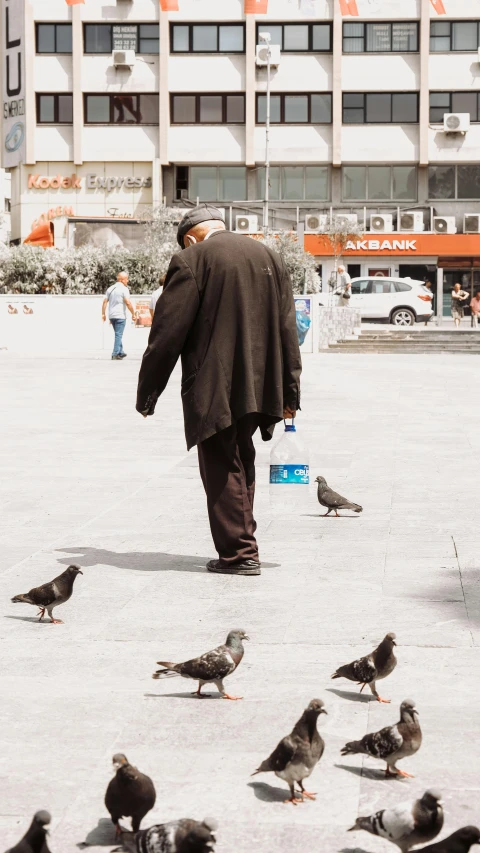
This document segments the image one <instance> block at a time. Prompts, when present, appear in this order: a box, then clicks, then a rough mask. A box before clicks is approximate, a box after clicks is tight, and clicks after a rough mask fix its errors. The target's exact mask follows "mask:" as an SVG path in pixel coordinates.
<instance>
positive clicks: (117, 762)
mask: <svg viewBox="0 0 480 853" xmlns="http://www.w3.org/2000/svg"><path fill="white" fill-rule="evenodd" d="M112 762H113V766H114V768H115V770H116V773H115V776H114V777H113V779H111V780H110V782H109V783H108V787H107V791H106V794H105V805H106V807H107V809H108V811H109V812H110V816H111V818H112V823H113V824H115V826H116V830H117V835H118V833H119V832H120V827H119V820H120V818H121V817H131V818H132V829H133V831H134V832H138V830H139V829H140V824H141V822H142V820H143V818H144V817H145V815H146V814H147V812H149V811H150V809H153V807H154V805H155V800H156V793H155V788H154V786H153V782H152V780H151V779H150V777H149V776H145V774H144V773H140V771H139V770H137V768H136V767H133V766H132V765H131V764H130V763H129V761H128V759H127V757H126V756H125V755H122V753H117V754H116V755H114V756H113V758H112Z"/></svg>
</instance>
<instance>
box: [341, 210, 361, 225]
mask: <svg viewBox="0 0 480 853" xmlns="http://www.w3.org/2000/svg"><path fill="white" fill-rule="evenodd" d="M336 220H337V222H338V224H339V225H344V224H345V225H358V213H337V214H336Z"/></svg>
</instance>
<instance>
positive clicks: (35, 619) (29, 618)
mask: <svg viewBox="0 0 480 853" xmlns="http://www.w3.org/2000/svg"><path fill="white" fill-rule="evenodd" d="M4 619H19V620H20V622H38V624H39V625H54V624H55V623H54V622H50V619H46V620H45V619H42V621H41V622H40V619H39V618H38V617H37V616H13V615H10V614H7V613H6V614H5V616H4Z"/></svg>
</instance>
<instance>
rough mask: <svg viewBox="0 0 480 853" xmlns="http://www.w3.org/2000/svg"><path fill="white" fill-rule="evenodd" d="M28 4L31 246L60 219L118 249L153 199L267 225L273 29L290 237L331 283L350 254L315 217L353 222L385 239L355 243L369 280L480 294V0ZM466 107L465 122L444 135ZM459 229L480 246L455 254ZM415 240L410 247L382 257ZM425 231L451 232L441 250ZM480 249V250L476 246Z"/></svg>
mask: <svg viewBox="0 0 480 853" xmlns="http://www.w3.org/2000/svg"><path fill="white" fill-rule="evenodd" d="M3 1H4V5H5V3H7V4H8V2H9V0H3ZM21 2H24V3H25V19H24V28H25V31H24V38H25V157H24V163H23V164H22V165H19V166H18V167H16V168H14V169H13V170H12V226H11V230H12V238H13V239H17V240H23V239H25V237H26V236H27V235H28V234H29V233H30V231H31V230H32V228H33V227H34V226H35V225H36V224H39V223H41V222H43V221H46V220H48V219H53V220H54V221H55V223H56V240H57V237H58V240H57V242H58V244H59V245H60V244H61V242H62V241H63V242H66V241H67V240H70V241H73V242H77V244H78V243H79V242H81V241H82V240H85V239H93V240H96V239H98V240H101V239H102V231H101V229H102V228H103V229H104V231H105V228H107V222H110V221H111V220H116V221H118V220H122V225H123V228H124V233H125V234H127V231H128V223H126V222H124V221H123V220H128V219H132V218H136V217H139V216H141V215H142V213H143V212H144V211H145V210H146V209H148V208H149V207H150V206H151V205H155V204H159V203H161V202H162V201H166V203H167V204H169V205H172V204H173V205H179V206H182V205H187V204H191V203H195V202H196V201H197V199H198V200H201V201H209V202H215V203H216V204H218V205H219V206H221V207H225V209H226V214H227V223H228V224H229V225H230V226H231V227H232V228H235V227H236V223H237V216H240V215H241V216H242V217H243V219H244V220H245V218H246V217H253V218H252V219H251V220H248V225H247V227H250V228H251V230H253V231H254V230H256V227H255V218H254V217H255V216H258V223H259V225H260V224H261V221H262V218H261V215H262V199H263V195H264V168H263V163H264V161H265V111H266V95H265V93H266V86H267V71H266V68H265V67H259V66H258V65H257V64H256V46H257V44H258V43H259V33H261V32H269V33H270V35H271V42H272V45H273V46H275V47H276V46H278V47H279V48H280V62H279V64H278V65H275V66H274V67H273V68H272V73H271V122H272V124H271V131H270V160H271V164H272V166H271V172H270V200H271V201H270V219H269V224H270V225H271V227H273V228H291V229H294V230H295V229H298V230H299V232H300V233H303V231H304V230H306V232H307V234H306V237H305V239H306V241H307V245H308V247H309V248H310V250H312V251H315V252H318V253H319V255H318V257H319V265H321V266H322V273H323V278H324V279H325V278H327V277H328V275H329V273H330V270H331V265H332V262H331V259H330V258H329V257H328V256H327V255H325V254H321V241H319V240H317V239H316V238H315V230H316V228H315V217H318V219H319V221H320V222H321V221H324V219H323V220H322V217H325V216H326V215H327V216H328V215H331V214H332V213H344V214H350V215H354V216H356V217H357V219H358V221H359V222H360V223H362V224H363V225H364V230H365V234H366V237H367V238H368V239H367V240H366V241H360V243H361V244H362V245H361V246H360V248H357V246H356V245H355V246H354V247H353V248H352V247H351V248H350V251H349V258H348V263H349V266H350V267H351V272H352V273H354V274H358V275H363V274H370V272H371V271H372V270H373V271H374V272H375V271H376V272H377V273H379V274H382V273H383V274H391V275H394V274H402V275H406V274H407V273H408V272H410V274H411V275H412V276H413V277H425V276H427V275H428V276H430V277H432V278H435V277H436V276H437V270H438V269H440V270H446V271H447V272H446V273H445V275H446V276H447V284H449V283H450V278H452V279H453V278H456V277H458V276H460V275H461V276H462V277H463V278H462V282H463V283H464V284H466V283H469V284H470V285H471V286H472V287H473V286H476V284H477V276H478V275H479V273H477V269H476V267H477V265H478V267H479V270H480V236H479V237H478V238H475V236H474V234H475V233H478V232H480V164H479V152H480V59H479V45H480V2H479V0H443V3H439V2H438V0H436V2H432V0H356V10H358V16H356V15H355V16H352V15H345V14H343V15H342V11H343V12H344V13H345V11H346V10H347V11H348V9H351V7H352V4H350V5H349V4H347V3H346V2H345V0H268V2H265V0H262V3H261V4H260V3H258V0H257V3H258V5H256V4H255V3H249V2H246V3H245V0H178V4H177V3H171V4H169V3H166V2H165V0H162V2H161V3H159V0H85V2H84V3H83V4H78V5H73V6H69V5H67V3H66V0H21ZM167 5H171V6H177V5H178V11H170V12H167V11H162V8H161V7H162V6H167ZM354 5H355V4H354ZM246 7H248V8H253V9H256V8H262V9H263V8H266V9H267V11H266V12H264V13H262V14H245V8H246ZM443 9H444V10H445V13H446V14H439V10H443ZM2 27H3V30H4V31H5V20H2ZM3 36H5V32H3ZM120 61H122V63H123V64H120ZM449 114H453V115H454V116H458V118H457V119H454V122H455V121H456V122H457V125H458V127H459V128H460V129H459V130H457V129H456V125H455V124H453V125H452V128H453V130H452V128H450V129H449V128H448V126H447V128H446V129H445V116H446V115H449ZM465 216H467V217H468V219H467V221H466V223H465ZM312 217H313V219H312ZM102 220H103V222H102ZM243 226H244V227H245V222H243ZM305 226H306V228H305ZM108 227H110V226H108ZM121 230H122V229H121V228H120V227H119V228H118V229H117V231H118V234H120V232H121ZM442 230H443V231H444V232H445V234H448V236H453V234H454V233H456V234H457V235H458V237H460V236H464V235H463V232H464V230H468V231H469V232H470V233H472V234H473V236H472V239H469V240H468V241H467V242H465V241H463V244H462V245H463V248H462V246H461V243H462V241H459V242H458V243H457V242H456V241H453V243H452V241H451V240H450V241H449V242H448V251H447V249H446V248H445V247H446V243H445V241H444V240H443V239H442V238H443V236H444V234H442V233H435V232H437V231H440V232H441V231H442ZM455 230H456V231H455ZM372 231H373V232H375V233H373V234H372V233H371V232H372ZM400 231H401V232H402V234H401V237H402V239H404V242H406V243H408V242H410V248H409V249H408V250H403V251H402V250H401V249H397V250H396V251H395V250H394V249H392V252H389V251H388V249H384V250H382V249H381V248H379V249H372V248H371V247H370V244H371V243H372V241H373V245H374V246H376V241H379V246H381V245H382V243H385V242H387V243H388V239H387V238H388V234H389V233H392V234H393V235H394V238H395V239H396V238H398V237H399V233H398V232H400ZM308 232H312V234H309V233H308ZM423 232H433V234H432V240H430V241H428V247H429V248H428V251H429V254H428V255H427V254H425V253H424V251H423V249H422V248H421V246H422V245H425V246H426V245H427V243H424V244H423V243H422V240H420V239H419V235H420V234H422V233H423ZM122 233H123V232H122ZM383 233H384V234H385V235H386V238H385V239H383V238H382V236H381V235H382V234H383ZM379 235H380V236H379ZM125 239H127V238H125ZM132 239H133V238H132ZM118 240H119V241H122V240H123V237H121V236H119V237H118ZM467 243H468V249H467V248H466V247H467ZM477 243H478V258H477V257H476V255H475V254H473V255H471V254H468V255H465V254H464V252H465V251H468V252H471V251H472V246H473V247H474V249H476V247H477ZM399 244H401V239H396V245H397V246H398V245H399ZM413 244H415V247H414V248H412V245H413ZM457 245H458V252H457V250H456V248H455V247H456V246H457ZM452 246H453V250H452ZM392 247H393V242H392ZM452 251H453V253H452ZM441 276H442V273H440V277H441ZM467 280H468V282H467ZM478 284H479V285H480V278H479V279H478Z"/></svg>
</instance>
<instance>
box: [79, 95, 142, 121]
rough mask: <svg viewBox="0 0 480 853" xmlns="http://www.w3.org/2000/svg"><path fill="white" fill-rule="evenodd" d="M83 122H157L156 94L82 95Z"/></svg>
mask: <svg viewBox="0 0 480 853" xmlns="http://www.w3.org/2000/svg"><path fill="white" fill-rule="evenodd" d="M84 110H85V124H158V115H159V110H158V94H148V95H124V94H120V93H119V92H118V93H115V94H113V95H84Z"/></svg>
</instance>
